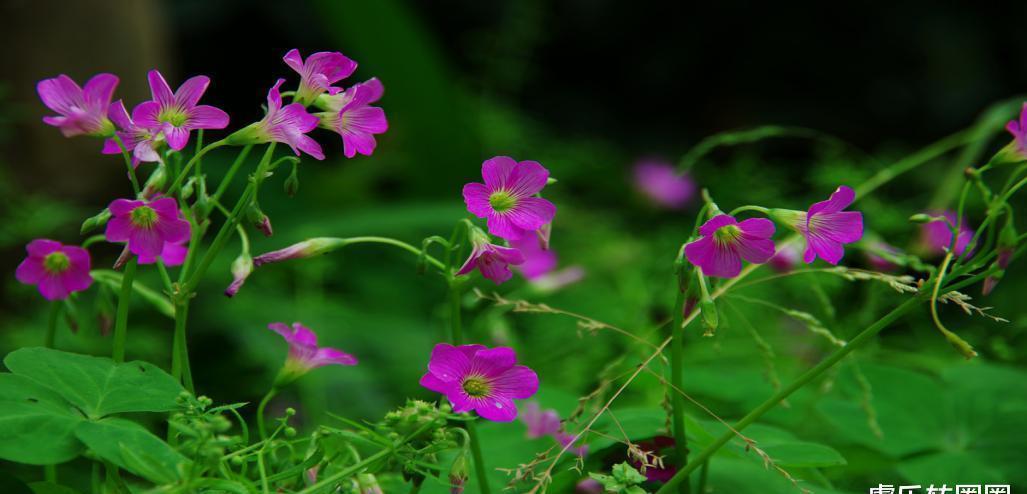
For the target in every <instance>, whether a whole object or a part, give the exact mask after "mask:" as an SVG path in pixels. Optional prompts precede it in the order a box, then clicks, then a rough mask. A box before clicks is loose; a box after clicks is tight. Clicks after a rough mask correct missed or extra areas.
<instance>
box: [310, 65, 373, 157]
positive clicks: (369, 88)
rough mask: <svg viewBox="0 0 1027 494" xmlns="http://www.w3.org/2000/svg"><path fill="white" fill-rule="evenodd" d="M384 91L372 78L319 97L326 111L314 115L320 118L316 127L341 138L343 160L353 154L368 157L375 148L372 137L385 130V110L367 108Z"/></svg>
mask: <svg viewBox="0 0 1027 494" xmlns="http://www.w3.org/2000/svg"><path fill="white" fill-rule="evenodd" d="M384 92H385V88H384V87H383V86H382V83H381V82H379V81H378V79H374V78H372V79H370V80H368V81H367V82H362V83H360V84H355V85H353V86H351V87H350V88H349V89H347V90H345V91H343V92H342V93H341V94H337V95H335V96H326V97H324V98H322V99H323V100H324V106H325V108H326V109H327V110H328V111H326V112H322V113H318V114H317V115H318V116H319V117H320V118H321V124H320V125H321V127H322V128H325V129H328V130H331V131H334V132H336V133H338V134H339V135H340V136H341V137H342V150H343V152H344V153H345V155H346V157H347V158H352V157H354V156H356V155H357V153H360V154H362V155H364V156H370V155H371V153H373V152H374V148H375V146H377V145H378V142H377V141H375V139H374V135H375V134H381V133H383V132H385V131H386V130H389V122H388V120H386V119H385V110H382V109H381V108H379V107H377V106H371V103H374V102H375V101H378V100H379V99H381V97H382V94H383V93H384Z"/></svg>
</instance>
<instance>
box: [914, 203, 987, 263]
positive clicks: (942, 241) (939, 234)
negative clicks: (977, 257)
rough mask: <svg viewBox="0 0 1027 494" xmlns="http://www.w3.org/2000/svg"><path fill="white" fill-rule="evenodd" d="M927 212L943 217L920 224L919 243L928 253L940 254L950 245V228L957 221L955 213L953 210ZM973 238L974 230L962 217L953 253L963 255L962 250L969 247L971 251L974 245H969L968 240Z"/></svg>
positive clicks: (953, 226)
mask: <svg viewBox="0 0 1027 494" xmlns="http://www.w3.org/2000/svg"><path fill="white" fill-rule="evenodd" d="M928 214H930V215H932V216H943V217H944V218H945V219H944V220H942V219H938V220H935V221H930V222H928V223H924V224H923V225H921V226H920V244H921V246H922V247H923V248H924V250H926V251H927V252H928V253H931V254H941V253H943V252H945V251H947V250H948V249H949V247H950V246H951V245H952V228H955V226H956V223H959V221H958V219H957V218H956V213H955V212H953V211H941V212H939V211H930V212H928ZM973 238H974V230H973V229H972V228H970V226H969V225H968V224H967V220H966V218H963V222H962V225H960V227H959V236H958V237H956V246H955V255H957V256H961V255H963V251H965V250H966V249H967V246H969V247H970V252H971V253H972V252H973V250H974V247H975V246H970V241H971V240H973Z"/></svg>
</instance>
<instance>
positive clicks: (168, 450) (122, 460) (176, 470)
mask: <svg viewBox="0 0 1027 494" xmlns="http://www.w3.org/2000/svg"><path fill="white" fill-rule="evenodd" d="M75 435H76V436H78V438H79V439H81V440H82V442H83V443H85V444H86V446H88V447H89V448H90V449H92V450H93V451H94V452H95V453H96V454H97V455H98V456H100V457H101V458H103V459H105V460H109V461H110V462H112V463H114V464H115V465H117V466H119V467H121V468H124V469H125V470H128V471H130V472H132V473H134V474H136V475H138V476H140V477H143V478H145V479H147V480H150V481H152V482H154V483H158V484H163V483H170V482H174V481H176V480H178V479H179V478H180V475H181V474H180V472H181V471H182V469H183V468H184V467H185V465H186V464H187V463H188V462H189V460H187V459H186V458H185V457H184V456H182V455H180V454H179V453H178V452H177V451H175V450H174V449H172V447H171V446H169V445H168V444H167V443H165V442H164V441H162V440H161V439H160V438H158V437H157V436H155V435H153V434H151V433H150V431H147V430H146V429H145V428H143V426H141V425H139V424H137V423H135V422H131V421H128V420H124V419H118V418H108V419H103V420H100V421H97V422H82V423H81V424H79V426H78V427H77V428H76V429H75Z"/></svg>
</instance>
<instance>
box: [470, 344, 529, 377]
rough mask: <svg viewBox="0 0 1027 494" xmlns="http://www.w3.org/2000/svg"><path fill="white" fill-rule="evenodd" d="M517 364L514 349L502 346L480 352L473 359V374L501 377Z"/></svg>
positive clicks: (471, 371)
mask: <svg viewBox="0 0 1027 494" xmlns="http://www.w3.org/2000/svg"><path fill="white" fill-rule="evenodd" d="M516 363H517V354H516V353H515V352H514V350H513V348H510V347H505V346H500V347H496V348H489V349H485V350H480V351H478V352H477V353H475V354H474V357H473V358H472V359H471V370H470V373H471V374H480V375H484V376H488V377H499V376H500V375H502V374H503V373H504V372H506V371H507V370H509V369H510V368H511V367H513V366H514V364H516Z"/></svg>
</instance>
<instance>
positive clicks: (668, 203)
mask: <svg viewBox="0 0 1027 494" xmlns="http://www.w3.org/2000/svg"><path fill="white" fill-rule="evenodd" d="M634 175H635V187H636V188H637V189H638V190H639V191H640V192H642V194H644V195H645V196H646V197H647V198H649V199H650V200H651V201H652V202H653V203H655V204H657V205H659V206H662V207H665V208H668V209H681V208H682V207H684V206H685V204H687V203H688V201H689V200H690V199H691V198H692V196H694V195H695V182H694V181H693V180H692V179H691V178H690V177H689V176H688V175H679V174H678V173H677V170H675V169H674V165H671V164H670V163H667V162H665V161H660V160H645V161H640V162H638V163H637V164H636V165H635V169H634Z"/></svg>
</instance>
